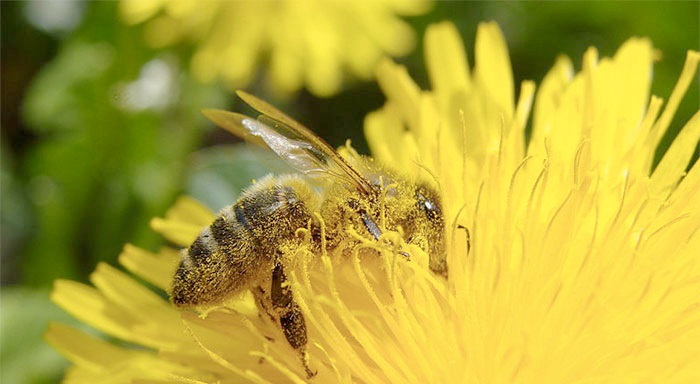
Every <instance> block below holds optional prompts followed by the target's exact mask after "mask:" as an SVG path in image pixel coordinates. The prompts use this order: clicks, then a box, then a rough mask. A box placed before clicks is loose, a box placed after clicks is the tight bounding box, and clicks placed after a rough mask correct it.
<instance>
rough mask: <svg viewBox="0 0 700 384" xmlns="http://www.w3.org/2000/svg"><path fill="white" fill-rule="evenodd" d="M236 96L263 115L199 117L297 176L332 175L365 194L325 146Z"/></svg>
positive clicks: (252, 100) (358, 179)
mask: <svg viewBox="0 0 700 384" xmlns="http://www.w3.org/2000/svg"><path fill="white" fill-rule="evenodd" d="M237 93H238V95H239V96H240V97H241V98H242V99H243V100H244V101H245V102H246V103H248V104H249V105H250V106H251V107H253V108H255V109H257V110H258V111H259V112H261V113H262V114H263V115H261V116H260V117H259V118H258V119H257V120H256V119H253V118H251V117H248V116H245V115H241V114H239V113H233V112H228V111H222V110H212V109H208V110H204V111H202V113H203V114H204V116H206V117H207V118H208V119H209V120H211V121H213V122H214V123H215V124H217V125H219V126H220V127H222V128H224V129H226V130H227V131H229V132H231V133H233V134H235V135H236V136H239V137H241V138H243V139H245V140H247V141H249V142H251V143H254V144H257V145H260V146H263V147H266V148H269V149H271V150H272V151H274V152H275V153H276V154H277V155H279V156H280V157H282V158H283V159H285V160H286V161H287V162H288V163H289V164H290V165H291V166H293V167H294V168H296V169H297V170H299V171H300V172H302V173H304V174H306V175H309V176H312V177H320V176H328V175H331V176H333V177H336V178H338V179H340V180H341V181H343V182H345V183H348V184H351V185H354V186H355V187H356V188H357V189H358V190H360V191H362V192H364V193H368V194H369V193H371V191H372V190H373V189H372V186H371V185H370V183H369V181H367V179H366V178H365V177H363V176H362V175H361V174H360V173H359V172H357V170H355V168H353V167H352V166H351V165H350V164H348V162H347V161H345V159H343V158H342V157H341V156H340V155H339V154H338V153H337V152H336V151H335V150H334V149H333V147H331V146H330V145H329V144H328V143H326V142H325V141H323V140H322V139H321V138H320V137H318V136H316V135H315V134H314V133H313V132H312V131H311V130H309V129H308V128H306V127H304V126H303V125H301V124H299V123H298V122H296V121H295V120H294V119H292V118H291V117H289V116H287V115H286V114H284V113H283V112H281V111H279V110H278V109H277V108H275V107H273V106H272V105H270V104H268V103H266V102H264V101H262V100H260V99H258V98H256V97H254V96H252V95H249V94H247V93H244V92H240V91H239V92H237Z"/></svg>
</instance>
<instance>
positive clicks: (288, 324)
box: [270, 263, 316, 378]
mask: <svg viewBox="0 0 700 384" xmlns="http://www.w3.org/2000/svg"><path fill="white" fill-rule="evenodd" d="M286 283H287V276H285V274H284V269H283V268H282V264H280V263H277V264H276V265H275V269H274V270H273V271H272V289H271V290H270V298H271V300H272V307H273V308H274V310H275V312H277V314H278V315H279V319H280V326H281V327H282V332H284V337H286V338H287V341H288V342H289V345H291V346H292V348H294V349H296V350H297V351H299V353H300V354H301V362H302V364H303V365H304V369H305V370H306V375H307V377H308V378H311V377H313V376H315V375H316V372H313V371H311V369H309V365H308V356H307V355H306V343H307V341H308V338H307V336H306V322H305V321H304V315H303V314H302V313H301V308H299V305H298V304H297V303H296V302H294V297H293V296H292V290H291V289H290V288H289V286H288V285H287V284H286Z"/></svg>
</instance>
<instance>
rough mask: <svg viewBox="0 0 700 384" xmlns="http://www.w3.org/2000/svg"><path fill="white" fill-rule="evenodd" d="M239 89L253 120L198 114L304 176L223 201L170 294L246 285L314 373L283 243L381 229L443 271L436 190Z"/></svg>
mask: <svg viewBox="0 0 700 384" xmlns="http://www.w3.org/2000/svg"><path fill="white" fill-rule="evenodd" d="M238 95H239V97H241V98H242V99H243V100H244V101H245V102H246V103H248V104H249V105H250V106H252V107H253V108H255V109H256V110H258V111H259V112H261V113H262V115H261V116H260V117H258V118H257V119H253V118H250V117H248V116H245V115H241V114H237V113H233V112H227V111H221V110H205V111H203V113H204V115H205V116H206V117H207V118H209V119H210V120H211V121H213V122H214V123H215V124H217V125H219V126H221V127H223V128H224V129H226V130H228V131H230V132H231V133H233V134H235V135H237V136H240V137H242V138H244V139H246V140H247V141H249V142H251V143H253V144H256V145H259V146H262V147H264V148H267V149H269V150H271V151H273V152H275V153H276V154H277V155H278V156H280V157H281V158H282V159H284V160H285V161H287V162H288V163H289V164H290V165H291V166H293V167H294V168H296V169H297V170H298V171H299V172H300V173H301V174H299V175H297V174H295V175H282V176H267V177H265V178H263V179H262V180H260V181H258V182H257V183H255V184H253V185H252V186H250V187H249V188H247V189H246V190H244V191H243V193H242V195H241V196H240V198H239V199H238V200H237V201H236V202H235V203H234V204H232V205H230V206H228V207H226V208H224V209H223V210H222V211H221V212H220V213H219V215H218V216H217V218H216V219H215V220H214V222H213V223H211V225H209V226H208V227H206V228H204V229H203V230H202V231H201V233H200V234H199V236H198V237H197V239H196V240H195V241H194V242H193V243H192V244H191V245H190V246H189V247H188V248H187V249H185V250H183V251H182V256H181V257H182V258H181V262H180V264H179V266H178V268H177V270H176V272H175V276H174V278H173V284H172V292H171V300H172V302H173V303H174V304H175V305H176V306H178V307H183V308H207V307H213V306H216V305H221V304H223V303H224V302H225V301H227V300H228V299H230V298H231V297H234V296H235V295H237V294H240V293H242V292H244V291H246V290H250V291H251V292H252V293H253V295H254V297H255V299H256V301H257V304H258V307H259V309H260V311H261V314H265V315H266V316H268V317H269V319H270V320H271V321H273V322H274V323H275V324H277V326H278V327H279V329H280V330H281V331H282V333H283V334H284V337H285V339H286V340H287V342H288V343H289V345H290V346H291V347H292V348H293V349H295V350H296V351H298V353H299V356H300V358H301V362H302V365H303V368H304V369H305V371H306V373H307V376H308V377H311V376H313V375H314V372H313V371H312V370H311V369H310V368H309V364H308V357H307V355H306V344H307V342H308V339H307V329H306V324H305V320H304V316H303V313H302V311H301V309H300V308H299V306H298V305H297V304H296V302H295V301H294V297H293V293H292V291H291V289H290V287H289V284H287V283H286V282H287V276H286V272H285V268H287V267H288V266H287V265H286V260H287V258H286V257H285V256H286V255H285V254H284V252H285V251H284V250H286V249H294V245H298V244H300V241H301V239H299V238H298V237H297V236H296V235H295V234H296V233H297V231H298V230H299V229H300V228H306V229H309V230H310V233H311V234H312V236H311V243H312V249H311V251H312V253H318V252H320V251H321V246H322V244H324V246H325V247H326V250H334V249H339V248H342V247H346V246H348V244H352V242H353V241H356V240H353V239H350V238H348V235H347V228H348V227H352V228H354V229H355V230H356V231H357V232H358V233H359V234H360V235H362V236H364V237H365V238H367V239H374V240H376V241H379V239H380V237H381V236H382V234H383V233H384V232H385V231H397V232H399V233H401V234H402V236H403V240H404V241H405V242H406V243H408V244H413V245H415V246H418V247H419V248H421V249H422V250H423V251H424V252H425V253H427V254H428V255H429V260H428V267H429V268H430V270H431V271H432V272H434V273H435V274H437V275H440V276H443V277H445V278H447V274H448V273H447V272H448V269H447V262H446V252H445V239H444V237H445V236H444V230H445V223H444V218H443V214H442V208H441V203H440V197H439V194H438V192H437V190H436V189H435V188H434V187H433V186H432V185H431V184H430V183H428V182H424V181H415V180H413V179H411V178H409V177H406V176H405V175H400V174H398V173H397V172H395V171H393V170H390V169H387V168H386V167H383V166H382V165H380V164H378V163H377V162H375V161H374V160H373V159H371V158H368V157H363V156H360V155H357V154H352V155H350V156H348V157H347V158H345V157H343V156H341V155H340V154H339V153H338V152H337V151H336V150H335V149H333V148H332V147H331V146H330V145H329V144H327V143H326V142H325V141H323V140H322V139H321V138H319V137H318V136H316V135H315V134H314V133H313V132H311V131H310V130H309V129H308V128H306V127H304V126H303V125H301V124H299V123H298V122H296V121H295V120H293V119H292V118H290V117H289V116H287V115H286V114H284V113H283V112H281V111H279V110H278V109H276V108H274V107H273V106H271V105H270V104H268V103H266V102H264V101H262V100H260V99H258V98H256V97H254V96H252V95H249V94H247V93H244V92H238ZM319 186H320V187H319ZM319 216H320V218H321V219H322V220H323V226H324V229H325V230H324V231H321V230H320V228H321V225H322V224H321V223H320V222H319V219H318V217H319ZM321 233H323V235H321ZM321 236H325V238H321ZM341 253H342V252H341ZM405 256H410V255H408V254H405Z"/></svg>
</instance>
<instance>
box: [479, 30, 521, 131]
mask: <svg viewBox="0 0 700 384" xmlns="http://www.w3.org/2000/svg"><path fill="white" fill-rule="evenodd" d="M475 57H476V67H475V71H476V79H477V81H478V82H479V85H480V86H481V88H482V90H483V92H485V93H486V94H488V95H490V96H491V97H492V98H493V102H494V103H495V104H496V105H498V106H499V107H500V109H501V111H502V113H503V114H505V117H506V119H509V118H510V116H512V114H513V102H514V100H515V97H514V94H515V90H514V89H513V71H512V69H511V64H510V56H509V55H508V48H507V47H506V42H505V39H504V38H503V34H502V33H501V29H500V28H499V27H498V24H496V23H495V22H489V23H481V24H479V28H478V30H477V32H476V44H475Z"/></svg>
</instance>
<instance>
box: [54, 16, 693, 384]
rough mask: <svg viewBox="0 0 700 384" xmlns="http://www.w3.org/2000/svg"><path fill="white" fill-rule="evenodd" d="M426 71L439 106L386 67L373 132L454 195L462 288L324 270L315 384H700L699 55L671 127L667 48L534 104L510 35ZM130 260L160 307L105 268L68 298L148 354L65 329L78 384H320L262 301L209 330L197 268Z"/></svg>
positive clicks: (308, 269)
mask: <svg viewBox="0 0 700 384" xmlns="http://www.w3.org/2000/svg"><path fill="white" fill-rule="evenodd" d="M425 52H426V61H427V66H428V70H429V74H430V81H431V86H432V89H431V90H430V91H423V90H421V89H419V87H418V86H417V85H416V84H415V83H414V82H413V81H412V80H411V79H410V77H409V76H408V75H407V73H406V71H405V69H403V68H402V67H399V66H397V65H395V64H392V63H390V62H388V61H386V62H384V63H383V64H382V65H381V66H380V68H379V72H378V79H379V82H380V85H381V87H382V89H383V91H384V93H385V94H386V95H387V103H386V105H385V106H384V107H383V108H382V109H381V110H379V111H376V112H374V113H372V114H370V115H369V116H367V118H366V121H365V133H366V136H367V139H368V142H369V144H370V147H371V150H372V153H373V155H374V157H375V158H376V159H378V160H379V161H382V162H384V163H387V164H388V165H390V166H393V167H395V168H397V169H399V170H402V171H404V172H406V173H409V174H415V175H419V174H422V175H423V176H422V177H430V178H434V180H435V181H436V182H437V184H438V185H439V186H440V189H441V191H442V195H443V206H444V207H443V208H444V214H445V218H446V223H447V224H448V233H447V241H448V265H449V279H448V280H447V281H445V280H443V279H441V278H440V277H437V276H434V275H432V274H431V273H430V272H429V271H428V270H427V269H426V268H424V267H421V266H419V263H415V262H403V261H402V260H403V259H402V257H400V255H399V256H398V257H397V255H396V254H394V253H392V252H391V251H390V250H382V257H381V258H380V259H381V260H378V262H377V263H372V262H371V261H370V260H365V259H363V260H362V261H360V260H359V259H358V258H356V257H353V258H351V259H350V260H347V261H348V262H345V263H336V262H333V261H332V259H331V258H330V257H328V256H326V255H316V256H312V257H316V258H318V261H319V262H318V263H315V264H308V265H307V264H303V265H301V266H300V267H299V268H297V269H296V270H294V271H292V272H291V273H290V276H289V281H290V285H291V287H292V289H293V291H294V294H295V299H296V300H297V301H298V303H299V305H300V307H301V308H302V311H303V313H304V316H305V317H306V319H307V326H308V332H309V344H308V349H307V352H308V354H309V365H310V366H311V368H312V369H314V370H317V371H318V375H317V376H316V377H315V378H314V379H313V380H316V381H319V382H324V383H325V382H376V383H379V382H381V383H384V382H464V381H474V382H538V383H541V382H557V383H561V382H620V381H650V380H651V381H662V382H679V383H681V382H682V383H686V382H696V381H698V380H700V367H699V366H698V364H697V356H698V355H700V305H699V304H700V260H699V259H698V257H697V256H698V255H697V249H700V200H699V199H697V194H698V191H700V165H699V164H698V163H695V164H694V165H692V167H691V168H690V169H689V170H688V171H687V172H686V168H687V167H688V162H689V161H690V159H691V157H692V154H693V151H694V150H695V148H696V147H697V145H698V139H699V137H700V113H696V114H695V115H694V116H693V117H692V118H691V119H690V121H688V122H687V124H686V125H685V127H684V128H683V129H682V131H681V133H680V134H679V136H678V137H677V138H676V140H675V141H674V143H673V144H672V145H671V147H670V148H669V149H668V151H667V152H666V154H665V155H664V157H663V159H662V160H661V162H660V163H659V164H658V166H657V167H656V168H655V169H654V170H652V161H653V155H654V151H655V149H656V147H657V145H658V143H659V140H660V138H661V136H662V135H663V134H664V132H665V131H666V129H667V127H668V125H669V123H670V121H671V119H672V118H673V116H674V114H675V111H676V108H677V106H678V104H679V102H680V100H681V99H682V98H683V96H684V94H685V92H686V91H687V88H688V86H689V84H690V83H691V81H692V79H693V78H694V76H695V75H696V72H697V67H698V63H699V62H700V54H698V53H697V52H689V54H688V59H687V61H686V65H685V67H684V68H683V71H682V73H681V76H680V79H679V81H678V84H677V86H676V88H675V89H674V90H673V92H672V94H671V96H670V97H669V99H668V102H667V103H666V106H665V108H664V109H663V111H662V108H661V106H662V100H661V99H659V98H658V97H655V96H650V95H649V89H650V82H651V76H650V75H651V70H652V63H653V59H654V50H653V48H652V45H651V43H650V42H649V41H648V40H646V39H639V38H634V39H630V40H628V41H627V42H626V43H625V44H623V46H622V47H620V49H619V50H618V52H617V53H616V54H615V56H614V57H612V58H602V59H600V58H598V56H597V52H596V50H595V49H593V48H591V49H589V50H588V51H587V52H586V53H585V55H584V57H583V68H582V70H581V72H580V73H575V72H574V70H573V67H572V64H571V62H570V61H569V59H567V58H563V57H562V58H560V59H558V60H557V61H556V63H555V65H554V67H553V68H552V70H551V71H550V72H549V74H548V75H547V76H546V77H545V79H544V80H543V82H542V85H541V87H540V90H539V92H538V94H537V95H536V96H535V86H534V83H532V82H529V81H526V82H524V83H522V84H521V85H520V95H519V96H518V97H517V100H516V97H515V90H514V84H513V77H512V72H511V64H510V59H509V56H508V52H507V48H506V45H505V41H504V39H503V36H502V34H501V32H500V30H499V28H498V27H497V26H496V25H495V24H493V23H485V24H482V25H480V26H479V28H478V31H477V36H476V47H475V68H474V69H473V70H470V69H469V66H468V63H467V59H466V54H465V52H464V48H463V44H462V42H461V41H460V39H459V36H458V34H457V31H456V29H455V28H454V26H453V25H451V24H449V23H443V24H438V25H434V26H431V27H430V28H429V29H428V31H427V34H426V38H425ZM533 105H534V109H533V120H532V124H531V126H532V131H531V133H530V139H529V140H526V125H527V121H528V116H529V114H530V110H531V107H532V106H533ZM213 217H214V216H213V214H212V213H211V212H209V211H208V210H206V208H204V207H202V206H201V205H199V204H198V203H196V202H194V201H192V200H190V199H187V198H183V199H181V200H180V201H179V202H178V203H177V204H176V205H175V206H174V207H173V208H172V210H171V211H170V212H169V213H168V214H167V215H166V217H165V218H164V219H156V220H154V222H153V227H154V229H156V230H157V231H158V232H160V233H162V234H163V235H164V236H165V237H166V238H168V239H169V240H170V241H171V242H172V243H173V244H176V245H179V246H187V245H188V244H189V243H190V242H191V241H192V240H193V239H194V238H195V237H196V236H197V235H198V233H199V230H200V229H201V228H202V227H204V226H206V225H208V224H210V222H211V221H212V220H213ZM300 253H302V254H303V250H300ZM306 256H308V255H306ZM120 262H121V263H122V265H123V266H124V267H125V268H126V269H128V270H129V271H131V272H132V273H134V274H135V275H136V276H138V277H139V278H141V279H143V280H144V281H145V282H146V283H148V284H152V285H153V286H154V287H155V288H156V292H154V291H153V290H151V289H150V288H148V287H147V286H146V285H144V284H142V283H140V282H137V281H136V280H134V279H133V278H131V277H129V276H128V275H126V274H125V273H123V272H120V271H118V270H117V269H115V268H112V267H109V266H107V265H100V266H98V268H97V270H96V271H95V273H94V274H93V275H92V279H91V281H92V283H93V284H94V286H95V287H94V288H93V287H89V286H86V285H82V284H78V283H74V282H69V281H58V282H57V283H56V286H55V289H54V292H53V295H52V299H53V300H54V302H56V303H58V304H59V305H60V306H62V307H63V308H65V309H66V310H67V311H68V312H70V313H72V314H73V315H74V316H76V317H78V318H79V319H80V320H82V321H84V322H86V323H88V324H90V325H92V326H93V327H95V328H97V329H98V330H99V331H101V332H104V333H106V334H108V335H110V336H111V337H115V338H117V339H119V340H123V341H125V342H127V343H129V344H133V345H137V346H141V347H143V348H127V347H125V346H123V345H120V346H117V345H115V344H112V343H109V342H105V341H101V340H98V339H97V338H94V337H93V336H88V335H87V334H84V333H82V332H80V331H77V330H75V329H72V328H69V327H65V326H62V325H58V324H56V325H53V326H52V327H51V328H50V329H49V331H48V332H47V335H46V338H47V340H48V341H49V342H50V343H51V344H52V345H54V346H55V347H56V349H58V350H59V351H61V352H62V353H63V354H64V355H65V356H67V357H68V358H69V359H70V360H71V361H72V362H73V364H74V365H73V367H72V368H71V369H70V371H69V372H68V373H67V376H66V381H71V382H73V381H75V382H95V381H98V380H104V381H115V382H117V381H127V380H135V379H142V380H144V381H147V382H165V381H181V382H188V383H193V382H214V381H217V382H229V381H237V380H240V379H241V378H245V379H248V380H250V381H253V382H260V383H264V382H280V381H293V382H302V381H304V380H305V378H306V375H305V373H304V368H303V367H302V365H301V364H300V362H299V360H298V356H297V355H296V354H295V353H294V351H293V350H292V349H291V347H290V346H288V345H287V344H286V343H285V342H283V340H284V338H283V336H281V331H280V330H279V329H275V328H274V327H273V326H271V325H270V323H269V322H267V321H266V319H265V317H264V316H259V315H258V313H257V309H256V308H255V306H254V305H253V304H252V303H251V302H250V300H249V298H247V297H243V298H241V299H240V300H238V301H234V302H232V303H231V304H230V305H227V306H222V307H221V308H216V309H213V310H211V311H210V312H208V313H206V314H201V315H200V316H198V315H197V314H195V313H193V312H183V313H180V312H178V311H177V310H175V309H174V308H173V307H172V306H171V305H170V304H169V303H168V302H167V301H166V300H165V299H164V298H162V293H163V292H165V291H167V290H168V287H169V284H170V279H171V278H172V275H173V273H174V270H175V267H176V265H177V263H178V256H177V251H176V250H174V249H170V248H164V249H163V250H161V251H160V252H159V253H156V254H153V253H150V252H146V251H144V250H140V249H138V248H136V247H133V246H127V247H126V248H125V250H124V253H123V254H122V255H121V257H120ZM159 294H160V295H159Z"/></svg>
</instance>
